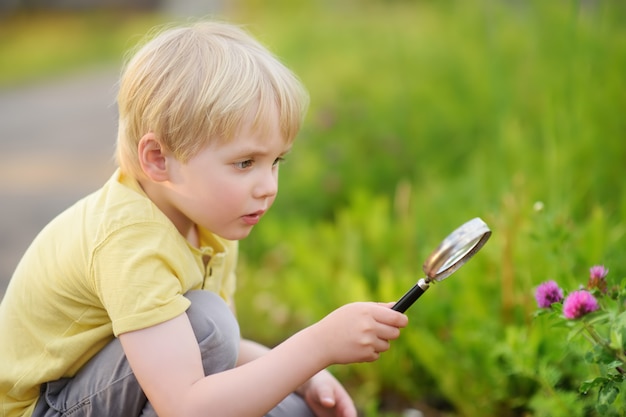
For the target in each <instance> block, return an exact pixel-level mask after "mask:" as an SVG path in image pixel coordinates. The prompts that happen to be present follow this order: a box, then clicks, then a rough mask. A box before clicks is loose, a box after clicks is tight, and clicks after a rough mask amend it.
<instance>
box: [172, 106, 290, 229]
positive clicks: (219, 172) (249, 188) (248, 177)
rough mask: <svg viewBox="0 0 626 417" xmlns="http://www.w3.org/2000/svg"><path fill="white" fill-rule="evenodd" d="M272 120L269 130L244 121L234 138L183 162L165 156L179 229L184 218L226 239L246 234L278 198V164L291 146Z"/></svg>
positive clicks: (184, 220)
mask: <svg viewBox="0 0 626 417" xmlns="http://www.w3.org/2000/svg"><path fill="white" fill-rule="evenodd" d="M275 119H276V121H275V123H273V124H272V126H271V128H270V129H269V130H268V134H267V135H261V134H260V133H259V132H257V131H253V130H252V128H251V123H248V124H246V125H244V126H243V128H242V129H241V131H240V132H239V133H238V134H237V135H235V137H234V138H233V139H232V140H230V141H228V142H225V143H213V144H211V145H209V146H207V147H205V148H204V149H202V150H201V151H200V152H199V153H198V154H197V155H195V156H194V157H192V158H191V159H190V160H189V161H188V162H187V163H185V164H183V163H181V162H179V161H177V160H175V159H174V158H171V157H170V158H169V159H170V161H169V163H170V168H171V171H170V172H171V175H170V184H169V187H168V188H169V189H170V190H169V191H170V192H169V193H168V194H169V196H170V204H171V205H172V208H173V211H174V213H172V214H174V215H175V216H176V217H177V219H176V220H174V223H177V222H178V224H176V225H177V227H178V228H179V230H185V229H186V228H185V227H184V225H185V223H187V225H188V226H192V225H193V224H198V225H200V226H203V227H204V228H206V229H208V230H210V231H211V232H213V233H216V234H217V235H219V236H221V237H223V238H226V239H231V240H238V239H242V238H244V237H246V236H248V234H249V233H250V231H251V230H252V227H253V226H254V225H255V224H257V223H258V222H259V220H260V219H261V217H262V216H263V214H264V213H265V212H266V211H267V210H268V209H269V208H270V207H271V206H272V203H273V202H274V199H275V198H276V193H277V192H278V165H279V162H280V160H281V158H282V157H283V156H284V155H285V154H286V153H287V152H288V151H289V148H290V145H288V144H286V143H285V140H284V139H283V138H282V137H281V135H280V131H279V129H278V120H277V118H275ZM170 217H171V216H170ZM180 222H182V224H181V223H180ZM181 225H182V226H183V227H182V228H181Z"/></svg>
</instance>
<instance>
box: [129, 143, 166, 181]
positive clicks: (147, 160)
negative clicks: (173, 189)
mask: <svg viewBox="0 0 626 417" xmlns="http://www.w3.org/2000/svg"><path fill="white" fill-rule="evenodd" d="M137 156H138V158H139V165H141V170H142V171H143V172H144V174H145V175H146V176H147V177H148V178H150V179H151V180H152V181H155V182H162V181H167V180H168V179H169V176H168V172H167V155H166V154H165V150H164V149H163V146H162V145H161V142H159V141H158V140H157V138H156V136H155V135H154V133H152V132H150V133H146V134H145V135H143V137H142V138H141V139H140V140H139V143H138V144H137Z"/></svg>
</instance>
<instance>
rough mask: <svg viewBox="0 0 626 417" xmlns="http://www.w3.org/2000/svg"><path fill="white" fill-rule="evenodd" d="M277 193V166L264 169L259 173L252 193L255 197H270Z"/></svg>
mask: <svg viewBox="0 0 626 417" xmlns="http://www.w3.org/2000/svg"><path fill="white" fill-rule="evenodd" d="M277 193H278V167H272V169H271V170H264V171H262V172H261V173H260V174H259V178H258V181H257V183H256V184H255V187H254V190H253V195H254V197H255V198H270V197H274V196H276V194H277Z"/></svg>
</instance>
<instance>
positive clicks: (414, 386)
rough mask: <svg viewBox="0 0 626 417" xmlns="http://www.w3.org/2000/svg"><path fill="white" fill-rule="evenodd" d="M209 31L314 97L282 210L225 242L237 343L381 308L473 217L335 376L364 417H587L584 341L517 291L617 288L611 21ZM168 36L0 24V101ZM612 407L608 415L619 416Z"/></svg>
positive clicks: (122, 24)
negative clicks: (447, 256) (247, 36)
mask: <svg viewBox="0 0 626 417" xmlns="http://www.w3.org/2000/svg"><path fill="white" fill-rule="evenodd" d="M215 15H216V16H217V17H220V18H226V19H228V20H231V21H233V22H236V23H241V24H244V25H246V26H247V28H248V29H249V30H250V31H251V32H252V33H253V34H254V35H256V36H257V38H259V39H260V40H261V41H262V42H263V43H264V44H266V45H267V46H268V47H269V48H270V49H271V50H273V51H274V52H275V53H276V54H277V55H278V56H279V57H280V58H281V59H282V60H283V61H284V62H285V63H286V64H287V65H288V66H289V67H291V68H292V69H294V71H295V72H296V73H297V74H298V75H299V76H300V77H301V78H302V80H303V82H304V84H305V85H306V86H307V88H308V89H309V91H310V94H311V108H310V111H309V113H308V116H307V120H306V123H305V127H304V129H303V131H302V132H301V135H300V138H299V139H298V141H297V142H296V145H295V147H294V151H293V152H292V153H291V154H290V155H289V156H288V160H287V161H286V163H285V164H284V165H283V166H282V168H281V191H280V194H279V198H278V199H277V201H276V203H275V206H274V208H273V209H272V211H271V212H270V213H269V214H268V215H267V216H265V217H264V220H263V222H261V223H260V224H259V225H258V226H257V227H256V228H255V230H254V232H253V233H252V235H251V236H250V237H249V238H248V239H247V240H245V241H243V242H242V243H241V263H240V267H239V290H238V291H239V296H238V297H239V298H238V310H239V315H240V321H241V324H242V329H243V332H244V334H245V335H247V336H249V337H252V338H255V339H257V340H260V341H262V342H264V343H266V344H268V345H275V344H277V343H279V342H280V341H281V340H283V339H285V338H286V337H288V336H289V335H291V334H292V333H294V332H295V331H297V330H299V329H301V328H302V327H303V326H307V325H309V324H311V323H313V322H314V321H316V320H318V319H320V318H322V317H323V316H325V315H326V314H328V313H329V312H330V311H332V310H333V309H335V308H337V307H338V306H340V305H342V304H344V303H348V302H352V301H360V300H376V301H393V300H396V299H398V298H399V297H400V296H401V295H402V294H403V293H404V292H405V291H406V290H407V289H408V288H410V287H411V286H412V285H413V284H414V283H415V281H416V280H417V279H419V278H420V277H421V265H422V262H423V260H424V259H425V258H426V256H427V255H428V253H429V252H430V251H431V250H432V249H434V247H435V246H436V245H437V244H438V243H439V241H440V240H441V239H442V238H443V237H445V235H447V234H448V233H449V232H451V231H452V230H453V229H454V228H455V227H456V226H458V225H460V224H461V223H463V222H465V221H466V220H469V219H470V218H473V217H477V216H478V217H481V218H482V219H483V220H485V221H486V222H487V223H488V224H489V225H490V226H491V228H492V230H493V236H492V238H491V240H490V241H489V243H488V244H487V246H486V247H485V249H484V250H483V251H481V252H480V254H479V255H477V256H476V257H475V258H474V260H472V262H470V263H469V264H467V266H465V267H464V268H463V269H462V270H460V271H459V272H457V273H456V275H455V277H454V278H453V279H451V280H448V281H446V282H445V284H441V285H435V286H434V288H432V289H431V290H430V291H429V292H428V293H427V294H426V295H424V297H422V298H421V299H420V301H419V302H418V303H417V304H416V305H415V306H413V307H412V308H411V309H410V310H409V311H408V312H407V314H408V315H409V317H410V319H411V323H410V325H409V327H408V328H407V329H406V330H404V331H403V334H402V336H401V338H400V339H399V340H397V341H396V342H394V343H393V345H392V349H391V350H390V351H389V352H387V353H385V354H384V355H383V356H382V358H381V360H379V361H378V362H376V363H370V364H359V365H350V366H340V367H334V368H333V371H334V372H335V374H336V375H337V376H338V377H339V378H340V379H341V380H342V381H344V382H345V383H346V385H347V386H348V388H349V390H350V392H351V393H352V394H353V395H354V398H355V400H356V401H357V404H358V406H359V409H360V411H361V413H362V414H363V415H366V416H396V415H401V413H402V412H403V410H405V409H410V408H416V409H419V410H421V411H422V412H423V414H424V415H426V416H468V417H473V416H505V417H506V416H595V415H597V414H596V412H595V411H594V409H593V403H594V399H595V398H594V393H587V394H580V393H578V384H580V382H582V381H583V380H585V379H588V378H590V375H592V374H593V372H594V371H595V370H594V369H593V368H592V366H591V365H589V364H587V363H586V362H585V360H584V357H583V356H584V355H583V352H584V349H585V347H586V346H585V343H586V342H585V341H584V340H582V341H571V340H566V339H565V337H564V335H565V334H566V333H564V331H563V330H562V329H558V328H554V327H553V326H551V323H549V322H547V321H546V319H542V318H541V317H539V318H537V319H533V312H534V310H535V308H536V305H535V301H534V299H533V292H534V288H535V287H536V285H537V284H539V283H540V282H542V281H545V280H547V279H555V280H558V281H559V282H560V283H562V285H563V286H569V287H576V286H577V285H578V284H584V283H585V282H586V279H587V271H588V269H589V267H591V266H592V265H594V264H604V265H605V266H607V267H608V268H609V269H610V274H609V280H610V281H611V280H613V281H614V282H619V281H621V280H622V279H623V278H624V277H626V257H625V256H624V249H625V248H626V245H625V234H626V223H625V219H626V197H625V195H624V188H625V186H626V183H625V180H624V178H625V174H626V167H625V162H626V144H625V136H626V118H625V117H624V114H623V113H624V110H625V109H626V106H625V105H626V3H624V2H622V1H619V0H614V1H600V0H598V1H591V0H588V1H541V0H534V1H533V0H529V1H515V0H508V1H505V0H501V1H496V0H465V1H462V0H456V1H455V0H441V1H435V0H431V1H409V0H388V1H383V0H378V1H375V0H363V1H356V0H336V1H301V2H294V1H288V0H284V1H260V0H240V1H237V2H223V3H222V5H221V7H220V8H219V9H217V10H216V13H215ZM173 19H178V20H184V17H181V16H176V17H173V16H172V15H170V14H167V13H163V12H159V11H155V10H152V11H145V10H143V11H132V12H131V11H128V10H118V9H107V10H104V11H103V10H98V11H85V10H83V11H81V12H75V11H74V12H67V11H65V12H58V11H56V12H52V11H49V10H48V11H46V12H42V11H37V10H32V9H31V10H20V11H13V12H11V13H6V14H5V16H3V17H2V21H0V86H2V87H4V88H8V87H9V86H10V88H17V87H16V86H20V85H25V84H28V83H32V82H34V81H37V82H40V80H41V79H42V77H50V76H53V75H58V74H68V73H70V74H71V73H72V71H78V70H79V69H80V70H82V69H85V68H92V67H94V66H99V65H111V64H114V65H119V64H121V62H122V57H123V53H124V51H125V50H126V49H128V48H129V47H131V46H132V45H133V44H134V43H135V42H136V41H137V40H138V39H139V38H140V35H142V34H143V33H144V32H146V31H147V30H148V28H150V27H151V26H153V25H154V24H157V23H161V22H169V21H171V20H173ZM44 40H45V42H44ZM114 139H115V138H111V143H113V141H114ZM578 344H579V345H580V346H578ZM566 346H568V347H569V348H570V350H567V351H566V350H565V347H566ZM572 348H573V350H572ZM578 351H579V352H580V354H578V353H577V352H578ZM624 388H626V387H624ZM624 397H625V394H624V393H620V395H619V396H618V400H617V401H616V403H615V409H614V410H610V413H611V414H605V415H616V416H618V415H619V416H621V415H625V412H624V409H626V407H625V406H626V399H624Z"/></svg>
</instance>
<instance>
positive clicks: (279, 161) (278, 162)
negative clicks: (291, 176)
mask: <svg viewBox="0 0 626 417" xmlns="http://www.w3.org/2000/svg"><path fill="white" fill-rule="evenodd" d="M283 162H285V158H284V157H282V156H279V157H278V158H276V159H275V160H274V163H273V164H272V165H274V166H278V165H280V164H281V163H283Z"/></svg>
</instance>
